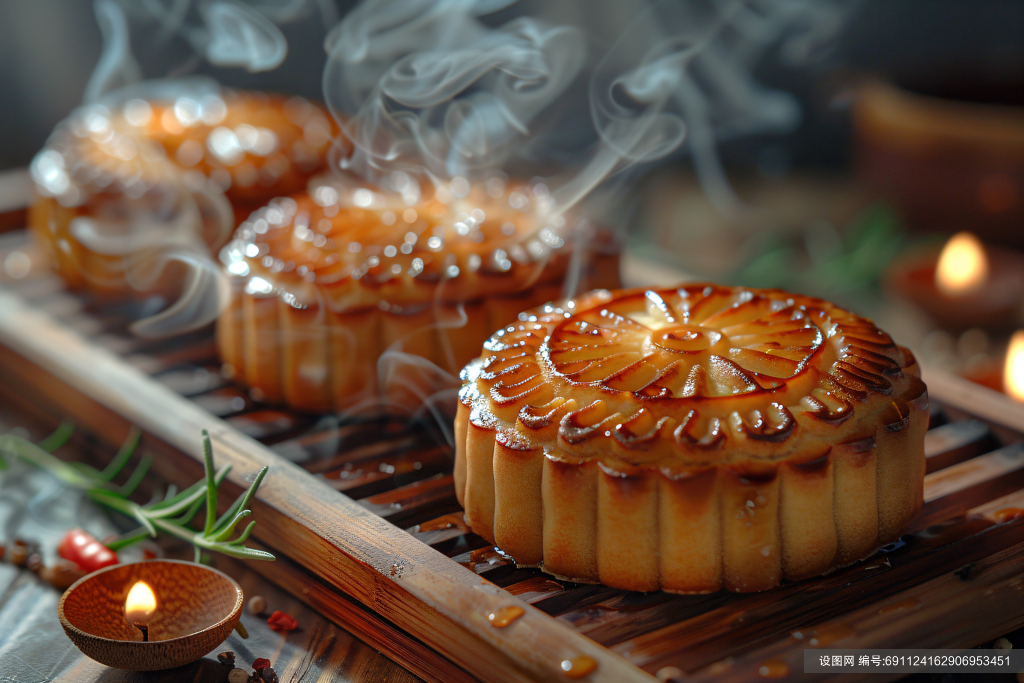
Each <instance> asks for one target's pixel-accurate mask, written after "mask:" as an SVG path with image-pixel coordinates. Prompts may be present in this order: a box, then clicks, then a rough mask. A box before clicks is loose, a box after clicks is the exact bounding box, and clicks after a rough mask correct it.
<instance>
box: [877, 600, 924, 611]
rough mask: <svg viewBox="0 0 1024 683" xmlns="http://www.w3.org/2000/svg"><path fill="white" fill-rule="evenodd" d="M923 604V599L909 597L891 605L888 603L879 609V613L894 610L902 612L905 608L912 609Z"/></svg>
mask: <svg viewBox="0 0 1024 683" xmlns="http://www.w3.org/2000/svg"><path fill="white" fill-rule="evenodd" d="M920 604H921V601H920V600H918V599H917V598H907V599H906V600H900V601H899V602H894V603H893V604H891V605H886V606H885V607H882V608H881V609H879V610H878V613H879V614H892V613H893V612H902V611H904V610H911V609H914V608H915V607H917V606H918V605H920Z"/></svg>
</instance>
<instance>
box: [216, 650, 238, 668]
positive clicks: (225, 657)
mask: <svg viewBox="0 0 1024 683" xmlns="http://www.w3.org/2000/svg"><path fill="white" fill-rule="evenodd" d="M217 661H218V662H220V663H221V664H223V665H224V666H230V667H234V666H235V653H234V652H231V651H230V650H229V651H227V652H221V653H220V654H219V655H217Z"/></svg>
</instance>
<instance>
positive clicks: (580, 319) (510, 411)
mask: <svg viewBox="0 0 1024 683" xmlns="http://www.w3.org/2000/svg"><path fill="white" fill-rule="evenodd" d="M462 379H463V382H464V385H463V387H462V389H461V392H460V395H459V405H458V415H457V418H456V422H455V432H456V445H457V455H456V466H455V486H456V493H457V496H458V498H459V501H460V502H461V504H462V505H463V506H464V508H465V511H466V521H467V522H468V523H469V525H470V526H471V527H472V529H473V530H474V531H475V532H476V533H478V534H480V535H481V536H483V537H484V538H486V539H488V540H489V541H492V542H494V543H495V544H497V545H498V546H499V547H500V548H501V549H502V551H503V552H505V553H508V554H509V555H510V556H512V557H513V558H515V560H516V562H517V563H519V564H520V565H526V566H539V567H541V568H542V569H543V570H544V571H546V572H548V573H551V574H554V575H556V576H559V577H564V578H567V579H570V580H574V581H584V582H601V583H604V584H606V585H608V586H612V587H615V588H622V589H627V590H637V591H653V590H658V589H662V590H666V591H673V592H680V593H705V592H710V591H717V590H720V589H723V588H724V589H727V590H731V591H738V592H748V591H762V590H767V589H770V588H773V587H775V586H778V585H779V583H780V582H781V581H783V580H784V579H785V580H798V579H803V578H806V577H812V576H817V575H820V574H822V573H824V572H827V571H829V570H830V569H832V568H834V567H837V566H840V565H843V564H847V563H850V562H852V561H855V560H858V559H861V558H863V557H865V556H867V555H869V554H870V553H871V552H873V551H874V550H875V549H876V548H878V547H879V546H881V545H883V544H886V543H890V542H892V541H894V540H896V539H897V538H898V537H899V535H900V533H901V530H902V529H903V528H904V526H905V525H906V524H907V522H909V521H910V519H911V518H913V517H914V516H915V515H916V514H917V513H918V512H919V511H920V509H921V505H922V496H923V480H924V472H925V456H924V434H925V431H926V429H927V423H928V394H927V390H926V387H925V385H924V383H923V382H922V381H921V379H920V372H919V368H918V366H917V364H916V362H915V360H914V357H913V355H912V354H911V353H910V351H908V350H907V349H905V348H903V347H901V346H898V345H896V344H895V343H893V341H892V339H890V338H889V336H888V335H886V334H885V333H884V332H882V331H881V330H879V329H877V328H876V327H875V325H874V324H873V323H872V322H871V321H870V320H867V319H865V318H861V317H858V316H856V315H854V314H852V313H850V312H848V311H845V310H843V309H841V308H839V307H837V306H835V305H833V304H830V303H828V302H826V301H822V300H820V299H814V298H810V297H805V296H799V295H794V294H788V293H786V292H783V291H780V290H758V289H746V288H742V287H720V286H716V285H704V284H695V285H689V284H688V285H684V286H681V287H678V288H675V289H659V290H648V291H644V290H625V291H617V292H608V291H595V292H591V293H589V294H586V295H584V296H581V297H578V298H576V299H574V300H568V301H565V300H563V301H560V302H558V303H551V304H548V305H544V306H541V307H539V308H535V309H532V310H529V311H526V312H525V313H520V314H519V316H518V319H517V320H516V321H515V322H514V323H512V324H509V325H507V326H505V327H504V328H502V329H501V330H499V331H498V332H497V333H495V334H494V335H492V336H491V338H490V339H489V340H488V341H487V342H486V343H485V344H484V345H483V353H482V355H480V357H478V358H476V359H474V360H473V361H471V362H470V363H469V364H468V365H467V366H466V367H465V369H464V370H463V371H462Z"/></svg>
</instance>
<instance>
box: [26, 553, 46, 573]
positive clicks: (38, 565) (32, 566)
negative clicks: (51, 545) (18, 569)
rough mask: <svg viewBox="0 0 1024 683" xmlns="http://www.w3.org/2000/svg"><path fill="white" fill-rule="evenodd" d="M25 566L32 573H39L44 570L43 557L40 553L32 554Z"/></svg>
mask: <svg viewBox="0 0 1024 683" xmlns="http://www.w3.org/2000/svg"><path fill="white" fill-rule="evenodd" d="M25 566H26V567H28V568H29V570H31V571H34V572H38V571H39V570H40V569H42V568H43V556H42V555H40V554H39V553H32V554H31V555H29V556H28V559H27V560H25Z"/></svg>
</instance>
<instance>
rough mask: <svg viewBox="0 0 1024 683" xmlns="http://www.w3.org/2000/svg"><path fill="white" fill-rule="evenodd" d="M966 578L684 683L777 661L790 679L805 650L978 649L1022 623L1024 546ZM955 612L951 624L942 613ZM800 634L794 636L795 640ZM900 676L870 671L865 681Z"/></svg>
mask: <svg viewBox="0 0 1024 683" xmlns="http://www.w3.org/2000/svg"><path fill="white" fill-rule="evenodd" d="M975 571H976V574H975V575H974V576H973V578H970V579H968V580H966V581H965V580H964V579H962V578H961V577H960V576H958V575H956V574H954V573H952V572H947V573H944V574H942V575H941V576H938V577H936V578H934V579H932V580H930V581H926V582H924V583H921V584H919V585H917V586H914V587H913V588H910V589H908V590H905V591H901V592H899V593H896V594H894V595H892V596H889V597H888V598H886V599H884V600H880V601H878V602H876V603H874V604H872V605H870V606H868V607H864V608H861V609H858V610H854V611H852V612H850V613H848V614H844V615H843V616H841V617H839V618H836V619H831V620H828V621H825V622H822V623H820V624H817V625H815V626H813V627H810V628H801V629H800V630H798V631H795V634H794V635H790V636H788V637H785V638H783V639H780V640H778V641H776V642H775V643H772V644H771V645H767V646H765V647H762V648H758V649H756V650H754V651H752V652H747V653H744V654H742V655H740V656H737V657H732V658H729V659H727V660H726V659H723V660H719V662H718V663H716V664H714V665H711V666H708V667H706V668H705V669H704V670H703V671H701V672H699V673H697V674H696V675H693V676H687V677H686V680H687V681H715V683H729V682H732V681H751V680H757V679H759V678H762V677H763V674H762V673H761V668H762V667H764V666H765V665H766V664H767V663H769V662H782V663H783V664H784V665H785V669H786V670H787V671H788V672H789V673H790V674H791V675H790V676H787V677H789V678H795V677H796V676H797V675H799V674H800V673H801V672H803V656H804V650H805V649H806V648H807V647H812V648H813V647H839V648H851V649H857V648H864V649H868V648H963V647H973V646H976V645H981V644H982V643H985V642H988V641H991V640H992V639H993V638H995V637H997V636H1000V635H1002V634H1004V633H1009V632H1010V631H1012V630H1014V629H1016V628H1019V627H1020V626H1021V625H1022V624H1024V543H1019V544H1017V545H1014V546H1012V547H1010V548H1007V549H1006V550H1003V551H1000V552H998V553H995V554H994V555H991V556H990V557H986V558H984V559H981V560H979V561H978V562H977V565H976V568H975ZM950 614H956V615H957V617H956V618H949V617H948V615H950ZM797 634H798V635H799V638H797V637H796V635H797ZM905 675H906V674H885V673H872V674H869V675H868V676H866V677H865V678H869V679H870V680H871V681H886V680H895V679H897V678H902V677H904V676H905ZM815 680H821V681H832V680H835V681H850V680H853V676H851V674H836V675H832V676H830V675H828V674H822V675H820V676H817V677H815Z"/></svg>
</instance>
